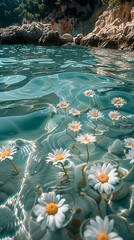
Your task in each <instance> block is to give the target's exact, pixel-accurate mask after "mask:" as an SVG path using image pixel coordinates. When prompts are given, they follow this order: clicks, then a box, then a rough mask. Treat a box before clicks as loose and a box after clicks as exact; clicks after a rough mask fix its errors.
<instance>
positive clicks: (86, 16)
mask: <svg viewBox="0 0 134 240" xmlns="http://www.w3.org/2000/svg"><path fill="white" fill-rule="evenodd" d="M105 8H106V7H105V6H102V3H101V0H83V1H80V0H79V1H78V0H75V1H70V2H69V3H68V4H66V5H62V6H58V7H56V8H55V9H54V10H53V12H52V13H50V14H49V15H48V16H47V17H46V18H45V19H44V21H43V23H50V24H51V25H52V29H53V30H54V31H58V32H59V33H60V34H61V35H62V34H64V33H70V34H72V36H73V37H75V36H77V34H78V33H82V34H83V35H86V34H88V33H89V32H91V31H92V30H93V28H94V25H95V22H96V20H97V18H98V16H99V15H100V14H101V13H102V12H103V11H104V9H105Z"/></svg>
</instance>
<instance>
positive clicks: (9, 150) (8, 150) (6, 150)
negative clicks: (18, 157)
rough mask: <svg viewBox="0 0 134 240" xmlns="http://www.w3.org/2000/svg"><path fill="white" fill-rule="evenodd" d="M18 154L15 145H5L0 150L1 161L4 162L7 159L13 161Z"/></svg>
mask: <svg viewBox="0 0 134 240" xmlns="http://www.w3.org/2000/svg"><path fill="white" fill-rule="evenodd" d="M16 152H17V148H16V147H15V146H13V145H9V144H7V145H5V146H2V148H0V161H3V160H5V159H7V158H8V159H10V160H12V159H13V155H14V154H15V153H16Z"/></svg>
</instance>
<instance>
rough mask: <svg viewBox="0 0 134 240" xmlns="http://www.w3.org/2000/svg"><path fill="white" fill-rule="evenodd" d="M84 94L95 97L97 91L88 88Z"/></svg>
mask: <svg viewBox="0 0 134 240" xmlns="http://www.w3.org/2000/svg"><path fill="white" fill-rule="evenodd" d="M84 94H85V96H87V97H93V96H94V95H95V92H94V91H93V90H87V91H85V92H84Z"/></svg>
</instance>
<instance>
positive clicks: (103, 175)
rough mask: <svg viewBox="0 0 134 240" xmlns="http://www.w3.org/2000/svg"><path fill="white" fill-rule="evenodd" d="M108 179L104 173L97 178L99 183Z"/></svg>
mask: <svg viewBox="0 0 134 240" xmlns="http://www.w3.org/2000/svg"><path fill="white" fill-rule="evenodd" d="M108 179H109V177H108V175H107V174H105V173H101V174H100V175H99V176H98V180H99V182H101V183H105V182H107V181H108Z"/></svg>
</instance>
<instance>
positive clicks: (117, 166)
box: [117, 155, 126, 171]
mask: <svg viewBox="0 0 134 240" xmlns="http://www.w3.org/2000/svg"><path fill="white" fill-rule="evenodd" d="M125 157H126V156H125V155H124V156H123V157H122V159H121V160H120V161H119V163H118V165H117V171H118V169H119V167H120V164H121V162H122V161H123V160H124V158H125Z"/></svg>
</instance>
